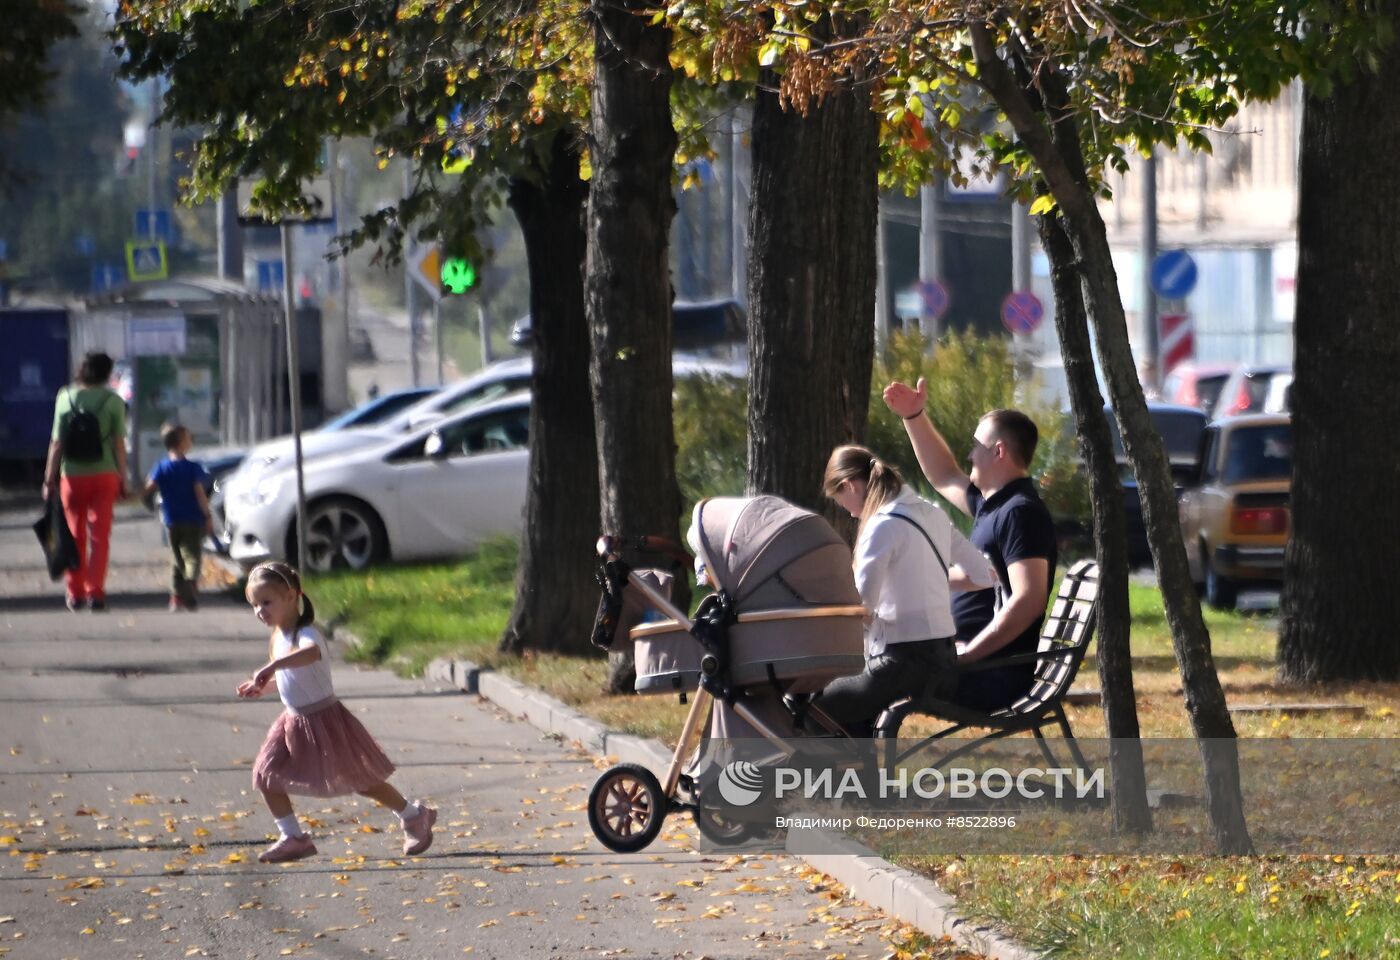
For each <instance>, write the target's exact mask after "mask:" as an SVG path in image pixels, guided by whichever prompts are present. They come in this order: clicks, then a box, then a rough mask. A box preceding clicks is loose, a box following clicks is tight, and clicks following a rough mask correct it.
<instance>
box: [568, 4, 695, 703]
mask: <svg viewBox="0 0 1400 960" xmlns="http://www.w3.org/2000/svg"><path fill="white" fill-rule="evenodd" d="M651 10H652V8H651V6H650V5H649V4H647V3H645V2H642V0H613V2H607V0H599V2H596V3H595V4H594V5H593V7H592V17H593V38H594V56H595V61H596V65H595V76H594V82H593V100H592V118H591V135H590V151H591V159H592V164H593V179H592V183H591V184H590V188H589V194H588V251H587V272H586V274H585V277H586V279H585V291H586V294H585V296H586V303H587V307H588V325H589V333H590V341H591V353H590V369H591V376H592V384H593V416H594V422H595V430H596V431H597V438H598V479H599V485H600V500H599V503H600V510H599V513H600V517H601V521H602V524H601V527H602V530H603V532H606V533H609V534H615V535H621V536H626V537H635V536H664V537H670V538H672V539H676V538H677V537H678V530H677V522H678V521H679V519H680V515H681V497H680V488H679V487H678V486H677V484H676V442H675V427H674V424H673V423H672V419H671V339H672V337H671V283H670V270H669V259H668V254H667V234H668V231H669V230H670V226H671V218H672V216H673V215H674V214H675V210H676V205H675V200H674V199H673V197H672V194H671V166H672V162H673V160H674V157H675V152H676V132H675V129H674V127H673V126H672V125H671V103H670V92H671V66H670V60H669V59H668V58H669V53H670V47H671V34H670V31H669V30H667V29H666V28H665V27H661V26H654V25H652V24H651V22H650V21H651ZM611 685H612V686H613V688H614V689H615V690H622V689H630V686H631V681H630V679H629V678H628V677H627V675H626V671H623V672H622V673H621V674H619V673H618V672H616V671H615V672H614V676H613V677H612V679H611Z"/></svg>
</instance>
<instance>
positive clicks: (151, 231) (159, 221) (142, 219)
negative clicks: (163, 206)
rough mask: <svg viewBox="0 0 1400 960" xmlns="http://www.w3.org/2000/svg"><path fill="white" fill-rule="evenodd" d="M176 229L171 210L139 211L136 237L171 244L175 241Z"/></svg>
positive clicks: (137, 213)
mask: <svg viewBox="0 0 1400 960" xmlns="http://www.w3.org/2000/svg"><path fill="white" fill-rule="evenodd" d="M173 233H174V227H173V226H172V224H171V220H170V211H169V210H155V211H151V210H145V209H142V210H137V211H136V230H135V231H134V234H135V236H137V237H140V238H142V239H145V240H164V241H165V242H166V243H169V242H170V241H171V240H173V239H174V235H173Z"/></svg>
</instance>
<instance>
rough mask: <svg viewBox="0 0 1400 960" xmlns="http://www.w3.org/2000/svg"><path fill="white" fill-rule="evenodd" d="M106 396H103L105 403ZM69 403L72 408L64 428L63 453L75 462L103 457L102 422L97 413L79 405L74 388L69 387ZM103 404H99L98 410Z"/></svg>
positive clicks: (89, 461)
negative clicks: (74, 395) (74, 394)
mask: <svg viewBox="0 0 1400 960" xmlns="http://www.w3.org/2000/svg"><path fill="white" fill-rule="evenodd" d="M105 402H106V398H105V397H104V398H103V403H104V404H105ZM68 405H69V407H70V408H71V410H70V411H69V414H68V422H67V424H66V426H65V427H64V430H63V455H64V456H65V457H67V458H68V459H69V460H72V461H74V462H75V463H95V462H97V461H98V460H101V459H102V455H103V443H102V441H103V440H104V439H105V438H104V437H103V435H102V422H101V421H100V420H98V419H97V414H96V413H93V412H92V411H90V410H84V409H83V408H82V407H80V406H78V403H77V401H76V400H75V399H74V397H73V389H72V388H71V387H69V388H68ZM102 406H103V404H99V405H98V408H97V409H98V410H101V409H102Z"/></svg>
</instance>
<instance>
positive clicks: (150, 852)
mask: <svg viewBox="0 0 1400 960" xmlns="http://www.w3.org/2000/svg"><path fill="white" fill-rule="evenodd" d="M32 519H33V518H32V517H30V516H29V514H28V513H27V512H26V513H22V514H19V513H3V514H0V677H3V686H0V728H2V729H3V731H4V733H3V735H2V736H0V741H3V742H0V747H2V748H3V749H0V956H3V957H5V958H6V960H11V958H13V960H19V958H34V960H58V958H61V957H81V958H108V957H149V958H166V957H171V958H175V957H192V956H207V957H237V958H261V957H278V956H297V957H351V956H355V957H364V956H374V957H402V958H430V957H431V958H436V957H449V956H451V957H460V956H463V955H464V954H467V955H470V956H480V957H502V958H510V957H523V956H569V957H695V958H699V957H711V958H715V960H719V958H731V957H732V958H741V957H742V958H748V957H754V956H782V957H811V958H831V957H835V956H844V957H847V958H850V960H855V958H857V957H882V956H885V955H888V954H889V953H890V952H891V944H890V942H889V939H888V938H889V937H891V936H894V937H903V936H905V935H906V932H907V928H901V927H899V925H897V924H894V923H892V922H890V921H889V920H887V919H886V918H885V917H884V916H882V915H881V914H879V913H877V912H875V911H872V910H870V909H869V908H867V907H865V906H864V905H862V904H860V903H859V902H855V901H852V900H850V899H848V898H846V897H845V896H843V894H842V891H841V890H840V888H838V887H836V886H835V885H834V884H832V883H831V882H830V881H828V880H826V879H824V878H822V877H821V875H820V874H816V873H815V872H813V871H811V870H810V869H809V868H806V867H805V866H803V865H800V864H799V863H797V862H796V861H792V860H788V859H786V858H780V857H730V858H724V857H711V856H702V855H700V854H697V853H695V852H693V847H694V845H695V839H696V837H695V834H694V828H693V827H692V826H691V825H690V823H689V821H688V819H687V818H684V817H678V818H676V819H674V820H673V821H670V822H668V824H667V829H666V831H665V832H664V833H663V835H662V838H661V839H660V840H659V841H658V842H657V843H656V844H655V845H654V846H653V847H652V848H651V849H650V850H649V851H647V852H646V853H643V854H638V855H634V856H630V857H628V856H619V855H616V854H612V853H610V852H608V851H607V850H605V849H604V848H603V847H601V846H600V845H599V844H598V843H597V841H596V840H595V839H594V838H593V837H592V834H591V833H590V831H589V829H588V823H587V814H586V812H585V808H584V803H585V800H586V797H587V793H588V789H589V787H590V786H591V784H592V782H593V779H594V777H595V776H596V774H597V770H596V769H595V766H594V763H593V760H592V758H590V757H588V756H586V755H583V754H581V753H578V752H575V751H573V750H571V749H570V748H569V747H568V746H567V745H564V744H562V743H560V742H558V741H557V740H554V739H550V738H547V737H541V736H540V735H539V734H538V733H537V732H536V731H535V730H534V729H532V728H531V727H529V726H528V725H526V724H525V723H523V722H520V721H517V720H514V719H512V718H510V717H508V716H506V715H505V714H504V713H503V712H501V711H499V710H496V709H495V708H493V707H490V706H489V705H487V704H484V703H482V702H481V701H479V700H477V699H476V698H469V697H465V696H463V695H461V694H458V693H456V692H449V691H445V690H444V691H439V690H434V689H432V688H430V687H427V686H425V685H424V684H422V683H420V682H414V681H405V680H400V679H398V678H396V677H394V676H392V675H390V674H388V673H385V672H382V671H372V670H359V669H355V668H353V667H350V666H348V665H345V664H338V665H337V668H336V684H337V688H338V692H339V693H340V694H341V696H342V697H343V698H344V700H345V701H346V702H347V704H348V705H349V706H350V707H351V708H352V709H353V710H355V711H356V713H357V715H358V716H360V717H361V718H362V719H363V720H364V722H365V725H366V726H367V727H368V728H369V729H370V730H371V732H373V733H374V734H375V736H376V737H377V738H378V739H379V740H380V741H381V743H382V744H383V745H384V747H385V749H386V751H387V752H388V753H389V755H390V756H391V757H393V758H394V759H395V761H396V762H397V763H398V764H399V771H398V773H397V774H395V776H394V777H393V782H394V783H395V784H396V785H397V786H398V787H399V788H400V789H402V790H403V791H404V792H405V793H406V794H408V795H410V796H415V797H420V798H424V799H427V800H429V801H430V802H432V803H433V804H435V805H437V806H438V808H439V820H438V835H437V840H436V842H435V843H434V846H433V848H432V849H431V850H430V851H429V852H428V853H427V854H426V855H425V856H422V857H417V858H414V859H412V860H405V859H403V858H402V857H401V856H399V852H400V843H401V837H402V835H401V833H400V831H399V830H398V823H397V820H396V819H395V818H394V817H393V815H392V814H391V813H389V812H388V811H384V810H380V809H377V808H375V807H374V805H373V804H372V803H370V802H368V801H365V800H362V799H360V798H354V797H351V798H344V799H338V800H331V801H324V800H304V801H301V802H300V803H299V805H298V812H299V813H301V814H302V815H303V817H304V818H307V822H308V823H309V825H310V828H311V832H312V834H313V836H314V838H315V841H316V844H317V846H318V847H319V849H320V854H319V855H318V856H316V857H313V858H311V859H309V860H307V861H304V862H302V863H299V864H292V865H286V866H271V867H269V866H263V865H260V864H258V863H257V862H256V855H257V852H258V850H259V849H261V847H262V846H263V845H264V844H265V843H266V842H267V840H268V837H269V834H270V832H271V831H272V829H273V825H272V822H271V819H270V817H269V815H268V814H267V812H266V810H265V809H264V808H263V806H262V803H261V800H260V798H259V797H258V796H257V794H256V793H255V792H254V791H253V790H252V788H251V785H250V772H249V771H250V765H251V761H252V758H253V757H254V755H255V754H256V753H257V750H258V747H259V745H260V744H261V742H262V738H263V734H264V732H265V730H266V727H267V725H268V724H269V723H270V722H271V721H272V719H273V717H275V716H276V714H277V711H278V709H279V705H278V704H277V703H276V702H275V700H267V699H264V700H263V701H258V702H245V701H239V700H237V699H236V698H235V697H234V696H233V688H234V686H235V685H236V684H237V683H238V682H239V681H240V680H241V679H243V678H244V677H246V676H247V675H248V674H249V673H250V672H251V670H252V669H253V668H254V667H256V666H257V665H258V664H259V663H260V662H262V660H263V659H264V658H265V656H266V643H267V637H266V634H265V632H264V631H263V629H262V627H261V626H260V625H259V624H258V623H257V622H256V621H255V620H254V619H253V618H252V616H251V615H250V614H249V613H248V611H247V608H246V607H245V606H244V605H242V604H241V603H240V602H238V601H237V600H236V598H231V597H227V596H207V597H206V598H205V601H204V605H203V609H201V611H200V612H199V613H198V614H169V613H167V612H166V610H165V603H166V596H167V590H166V588H165V576H166V562H165V559H164V552H163V548H162V547H161V545H160V532H159V528H158V527H157V526H156V524H155V523H154V521H152V520H151V518H150V517H149V515H147V514H144V513H140V512H134V511H129V510H123V511H121V512H120V513H119V519H118V523H117V525H116V529H115V530H114V535H113V541H114V544H113V570H112V575H111V579H110V583H109V588H108V592H109V605H110V612H108V613H106V614H95V615H94V614H86V613H84V614H71V613H68V612H67V611H66V610H65V609H64V607H63V595H62V589H61V585H60V584H53V583H50V582H49V580H48V578H47V576H46V574H45V573H44V571H43V570H42V569H41V567H40V560H41V556H40V554H39V551H38V547H37V544H35V542H34V540H33V535H32V533H31V532H30V530H29V523H30V522H31V521H32ZM955 953H956V951H955V950H954V949H953V948H952V947H951V946H948V947H947V948H946V952H945V949H944V948H940V949H938V950H936V951H935V953H934V955H935V956H945V955H946V956H949V957H951V956H954V955H955Z"/></svg>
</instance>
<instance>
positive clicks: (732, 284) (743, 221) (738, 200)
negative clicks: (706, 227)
mask: <svg viewBox="0 0 1400 960" xmlns="http://www.w3.org/2000/svg"><path fill="white" fill-rule="evenodd" d="M741 112H742V108H741V107H740V105H739V104H735V105H734V109H733V110H731V111H730V113H729V294H730V296H732V297H733V298H734V299H735V300H737V301H738V302H739V303H742V304H747V303H748V297H749V264H748V249H747V247H746V244H747V243H748V235H749V208H748V204H747V203H745V202H744V183H743V178H742V177H741V176H739V165H740V163H741V162H742V161H743V158H744V149H743V142H744V141H743V136H744V131H743V122H742V117H741V115H740V114H741Z"/></svg>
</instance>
